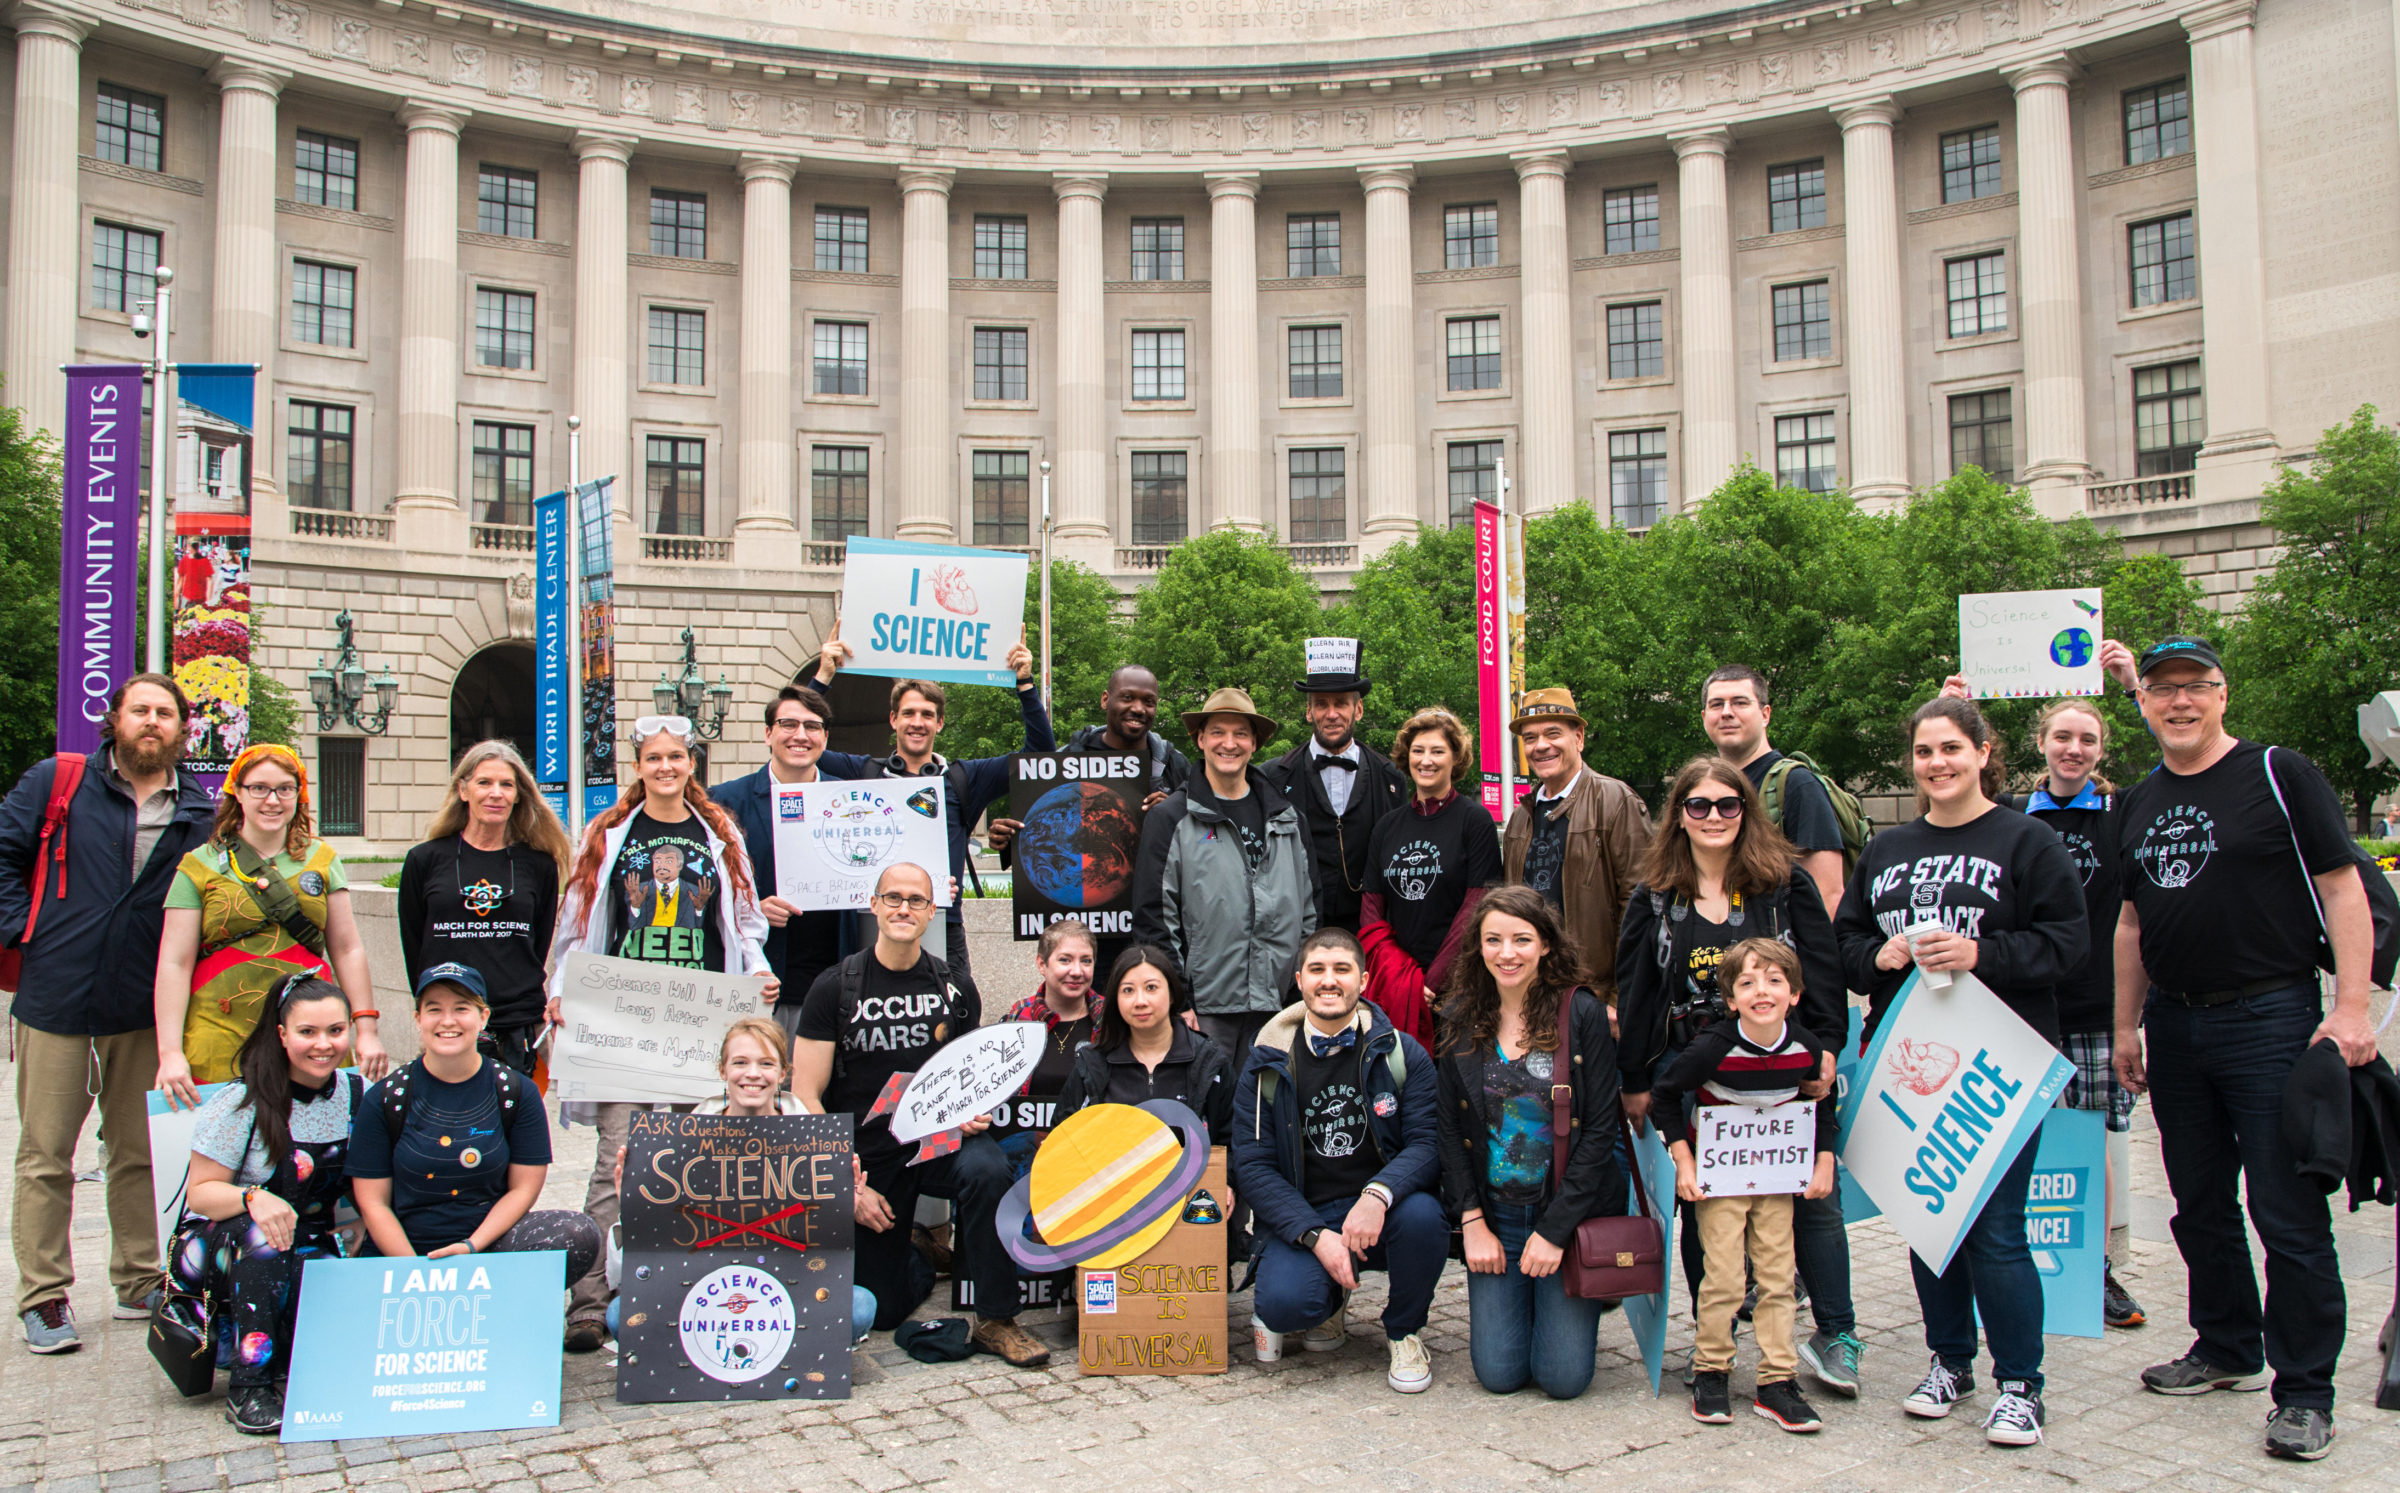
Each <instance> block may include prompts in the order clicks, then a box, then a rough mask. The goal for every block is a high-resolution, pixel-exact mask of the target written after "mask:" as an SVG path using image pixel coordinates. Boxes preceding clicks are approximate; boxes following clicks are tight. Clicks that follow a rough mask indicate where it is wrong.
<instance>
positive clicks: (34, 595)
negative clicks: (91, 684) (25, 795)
mask: <svg viewBox="0 0 2400 1493" xmlns="http://www.w3.org/2000/svg"><path fill="white" fill-rule="evenodd" d="M60 480H61V479H60V474H59V465H58V452H57V449H56V447H55V446H54V445H53V443H52V442H51V440H50V438H49V437H48V436H46V435H44V434H42V433H41V432H39V431H36V430H34V429H32V428H30V427H29V426H27V425H26V423H25V412H24V411H23V410H18V409H9V408H4V407H0V773H5V774H6V777H5V780H4V781H0V787H6V786H7V785H8V784H11V783H14V782H15V781H16V780H17V778H18V777H19V776H20V775H21V774H23V772H24V771H25V769H26V768H28V767H31V766H32V765H33V764H34V763H36V762H38V761H40V760H41V759H42V758H43V757H45V756H48V755H49V754H50V752H51V751H52V749H53V748H54V747H55V746H56V745H57V739H58V738H57V710H58V544H59V536H58V526H59V491H60V489H59V483H60Z"/></svg>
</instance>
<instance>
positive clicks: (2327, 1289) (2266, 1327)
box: [2142, 978, 2349, 1411]
mask: <svg viewBox="0 0 2400 1493" xmlns="http://www.w3.org/2000/svg"><path fill="white" fill-rule="evenodd" d="M2323 1020H2324V1012H2323V1009H2322V1001H2321V998H2320V997H2319V995H2318V992H2317V987H2316V982H2315V980H2314V979H2313V978H2312V979H2311V980H2310V981H2309V983H2308V984H2306V985H2302V986H2294V987H2292V988H2290V989H2288V990H2275V991H2270V992H2268V993H2267V994H2265V995H2254V996H2251V997H2250V998H2248V999H2247V1000H2238V1001H2231V1002H2228V1003H2227V1004H2225V1005H2222V1006H2211V1007H2209V1008H2208V1009H2207V1010H2202V1011H2196V1010H2193V1009H2192V1008H2191V1007H2189V1006H2185V1005H2183V1004H2181V1003H2180V1002H2177V1001H2173V1000H2170V999H2168V998H2167V997H2165V996H2162V995H2160V994H2158V993H2157V992H2156V991H2153V992H2151V996H2150V1000H2149V1003H2148V1004H2147V1005H2145V1006H2144V1007H2143V1010H2142V1025H2143V1027H2144V1029H2145V1030H2146V1032H2147V1033H2148V1037H2149V1042H2148V1048H2149V1070H2150V1112H2151V1114H2152V1115H2153V1116H2155V1117H2156V1118H2157V1120H2158V1142H2159V1152H2160V1154H2161V1156H2162V1157H2163V1158H2164V1160H2165V1161H2166V1165H2167V1187H2168V1190H2169V1191H2171V1192H2173V1193H2174V1195H2175V1222H2174V1228H2175V1247H2176V1248H2177V1249H2179V1250H2181V1251H2182V1252H2183V1263H2184V1267H2185V1268H2186V1269H2187V1270H2189V1271H2190V1272H2191V1288H2190V1290H2189V1291H2187V1292H2186V1293H2185V1295H2186V1299H2187V1301H2188V1302H2189V1306H2188V1308H2187V1309H2188V1311H2189V1313H2190V1316H2191V1322H2192V1331H2193V1332H2194V1333H2195V1334H2196V1335H2197V1338H2198V1342H2197V1344H2196V1347H2197V1348H2198V1350H2199V1352H2200V1355H2201V1356H2202V1357H2204V1358H2206V1359H2207V1360H2208V1361H2209V1362H2210V1363H2213V1364H2215V1365H2216V1366H2217V1367H2219V1368H2221V1369H2227V1370H2231V1371H2233V1372H2235V1373H2244V1374H2255V1373H2257V1372H2258V1370H2259V1368H2260V1364H2261V1358H2262V1356H2263V1358H2264V1361H2265V1362H2266V1363H2268V1364H2272V1365H2273V1366H2274V1368H2275V1403H2276V1404H2278V1405H2294V1406H2299V1407H2302V1408H2308V1409H2318V1410H2327V1411H2330V1410H2331V1409H2332V1408H2333V1366H2334V1361H2335V1360H2336V1359H2338V1358H2340V1357H2341V1355H2342V1336H2343V1329H2344V1327H2345V1326H2346V1325H2347V1322H2348V1314H2349V1307H2348V1302H2347V1299H2346V1298H2345V1296H2344V1294H2343V1291H2342V1271H2341V1261H2340V1259H2339V1258H2338V1257H2337V1256H2336V1255H2335V1253H2334V1248H2333V1217H2332V1210H2331V1205H2330V1204H2329V1202H2328V1201H2327V1199H2326V1196H2325V1194H2323V1193H2321V1192H2319V1191H2317V1190H2316V1189H2315V1188H2314V1187H2312V1186H2310V1185H2309V1184H2308V1183H2306V1182H2304V1181H2302V1180H2301V1179H2300V1176H2299V1173H2298V1171H2297V1170H2296V1163H2295V1160H2294V1158H2293V1155H2292V1150H2291V1147H2290V1146H2288V1145H2286V1144H2284V1139H2283V1087H2284V1080H2285V1078H2286V1077H2287V1076H2288V1075H2289V1074H2290V1073H2291V1070H2292V1065H2293V1064H2294V1063H2296V1062H2298V1061H2299V1059H2300V1054H2301V1053H2302V1052H2304V1051H2306V1050H2307V1047H2308V1039H2309V1034H2310V1033H2312V1032H2314V1031H2315V1030H2316V1029H2317V1026H2318V1024H2319V1023H2320V1022H2322V1021H2323ZM2237 1186H2238V1187H2240V1188H2242V1189H2244V1190H2246V1191H2247V1193H2248V1196H2249V1202H2250V1222H2251V1224H2252V1225H2253V1226H2255V1227H2256V1228H2257V1230H2258V1237H2259V1242H2260V1243H2262V1244H2264V1245H2265V1246H2266V1248H2267V1295H2266V1302H2265V1305H2264V1307H2263V1309H2262V1307H2261V1305H2260V1301H2259V1295H2258V1279H2257V1277H2256V1275H2254V1274H2253V1273H2252V1270H2251V1265H2250V1240H2249V1238H2248V1236H2247V1235H2246V1234H2244V1233H2243V1231H2242V1215H2241V1211H2240V1210H2241V1198H2240V1195H2239V1194H2238V1193H2237V1191H2236V1188H2237ZM2262 1350H2263V1355H2262Z"/></svg>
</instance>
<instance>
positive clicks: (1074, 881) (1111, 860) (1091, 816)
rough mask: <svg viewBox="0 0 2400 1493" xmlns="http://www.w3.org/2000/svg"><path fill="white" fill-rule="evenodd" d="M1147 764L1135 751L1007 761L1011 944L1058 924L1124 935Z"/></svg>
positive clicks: (1129, 924) (1022, 756) (1024, 755)
mask: <svg viewBox="0 0 2400 1493" xmlns="http://www.w3.org/2000/svg"><path fill="white" fill-rule="evenodd" d="M1149 787H1150V770H1149V765H1148V763H1147V762H1146V761H1145V760H1144V758H1143V757H1142V756H1141V754H1140V753H1138V752H1020V753H1018V754H1017V755H1016V756H1014V757H1011V758H1010V759H1009V779H1008V817H1009V818H1011V819H1014V820H1016V821H1017V822H1018V823H1019V824H1020V825H1022V826H1023V828H1021V829H1019V830H1018V831H1017V841H1016V864H1017V875H1016V880H1015V883H1014V890H1013V891H1012V892H1011V893H1010V897H1011V901H1010V904H1009V912H1010V914H1011V922H1012V924H1013V926H1014V927H1015V929H1016V934H1017V937H1018V938H1019V939H1020V940H1023V939H1029V938H1039V937H1041V936H1042V930H1043V929H1045V928H1047V927H1049V926H1050V925H1051V924H1052V923H1055V922H1057V921H1058V920H1059V919H1060V918H1066V917H1075V918H1081V919H1083V921H1084V923H1085V924H1086V925H1088V926H1089V927H1090V928H1091V930H1092V931H1093V932H1094V933H1096V934H1099V935H1100V936H1102V937H1104V938H1108V937H1129V936H1131V934H1132V933H1133V862H1134V857H1135V856H1136V855H1137V854H1138V853H1139V852H1140V850H1141V848H1142V799H1143V796H1144V795H1145V794H1147V793H1148V791H1149Z"/></svg>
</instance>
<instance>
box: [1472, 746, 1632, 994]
mask: <svg viewBox="0 0 2400 1493" xmlns="http://www.w3.org/2000/svg"><path fill="white" fill-rule="evenodd" d="M1536 791H1537V792H1538V791H1539V790H1538V789H1537V790H1536ZM1530 797H1531V795H1528V799H1530ZM1532 842H1533V821H1532V819H1531V818H1530V817H1529V816H1528V815H1527V813H1526V810H1525V804H1524V803H1523V802H1520V803H1518V804H1517V806H1516V807H1515V808H1513V809H1511V810H1510V811H1509V815H1508V827H1507V828H1506V829H1504V830H1503V831H1501V835H1500V859H1501V863H1502V865H1503V866H1504V867H1505V868H1506V870H1507V873H1508V879H1509V881H1510V882H1511V883H1517V882H1522V881H1523V880H1524V879H1525V850H1526V847H1527V846H1529V845H1530V844H1532ZM1649 846H1650V811H1649V809H1648V808H1646V807H1645V806H1644V805H1643V803H1642V800H1641V795H1639V794H1637V793H1635V792H1634V791H1633V790H1632V789H1631V788H1629V787H1627V786H1626V785H1625V784H1624V783H1622V782H1619V781H1618V780H1617V779H1615V778H1612V777H1606V776H1603V775H1602V774H1600V773H1596V772H1594V771H1592V770H1591V769H1590V768H1589V767H1586V768H1585V769H1584V770H1583V775H1582V776H1581V777H1579V778H1577V779H1576V780H1575V786H1574V787H1573V788H1570V789H1568V790H1567V863H1566V867H1565V869H1564V872H1563V875H1564V878H1565V893H1564V897H1563V900H1564V901H1565V903H1566V925H1567V932H1568V934H1569V935H1570V936H1571V937H1573V938H1574V940H1575V947H1576V952H1577V953H1578V954H1580V955H1581V956H1582V959H1583V967H1584V972H1585V976H1586V978H1587V980H1588V981H1589V983H1590V985H1591V988H1592V989H1593V990H1594V991H1595V992H1597V993H1598V994H1599V996H1600V998H1601V999H1602V1000H1605V1001H1607V1002H1608V1003H1609V1004H1610V1005H1612V1006H1613V1005H1615V1004H1616V1003H1617V927H1618V925H1619V924H1620V923H1622V922H1623V921H1624V919H1625V899H1626V898H1627V897H1630V896H1632V895H1633V888H1634V884H1635V883H1636V882H1638V881H1639V880H1640V879H1641V875H1640V866H1641V860H1642V854H1643V852H1644V851H1646V850H1647V849H1648V848H1649Z"/></svg>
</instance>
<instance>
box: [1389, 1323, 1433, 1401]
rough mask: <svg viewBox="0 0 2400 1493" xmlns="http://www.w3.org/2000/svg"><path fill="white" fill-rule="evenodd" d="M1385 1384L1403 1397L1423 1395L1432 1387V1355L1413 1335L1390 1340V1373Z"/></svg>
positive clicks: (1420, 1340) (1418, 1338)
mask: <svg viewBox="0 0 2400 1493" xmlns="http://www.w3.org/2000/svg"><path fill="white" fill-rule="evenodd" d="M1384 1382H1386V1383H1388V1384H1390V1385H1391V1386H1392V1388H1394V1389H1396V1390H1398V1391H1399V1392H1400V1393H1402V1394H1404V1395H1413V1394H1423V1393H1424V1392H1425V1391H1426V1390H1428V1389H1431V1388H1432V1387H1433V1355H1431V1354H1429V1353H1427V1352H1426V1351H1425V1341H1424V1339H1422V1338H1420V1337H1418V1336H1417V1335H1416V1334H1415V1333H1413V1332H1412V1333H1410V1334H1409V1335H1408V1336H1406V1337H1396V1338H1393V1339H1392V1371H1391V1373H1390V1374H1389V1375H1388V1376H1387V1377H1386V1379H1385V1381H1384Z"/></svg>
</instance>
